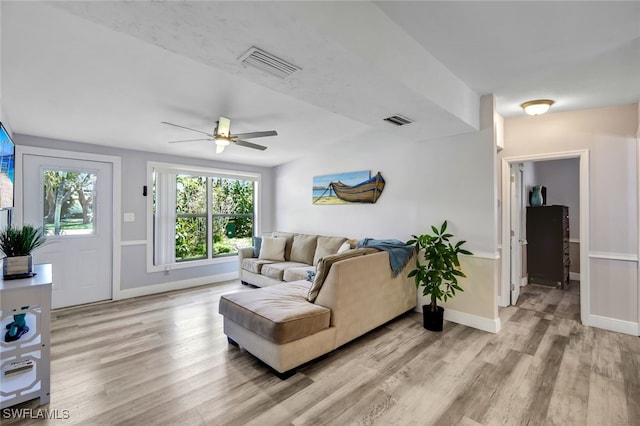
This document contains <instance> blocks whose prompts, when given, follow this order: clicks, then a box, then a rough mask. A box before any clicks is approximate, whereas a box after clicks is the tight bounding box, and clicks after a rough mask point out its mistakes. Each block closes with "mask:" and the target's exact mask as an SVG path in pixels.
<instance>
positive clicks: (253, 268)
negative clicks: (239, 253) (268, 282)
mask: <svg viewBox="0 0 640 426" xmlns="http://www.w3.org/2000/svg"><path fill="white" fill-rule="evenodd" d="M275 262H276V261H275V260H265V259H256V258H255V257H247V258H244V259H242V269H244V270H245V271H249V272H253V273H254V274H259V273H261V272H262V266H263V265H266V264H268V263H275Z"/></svg>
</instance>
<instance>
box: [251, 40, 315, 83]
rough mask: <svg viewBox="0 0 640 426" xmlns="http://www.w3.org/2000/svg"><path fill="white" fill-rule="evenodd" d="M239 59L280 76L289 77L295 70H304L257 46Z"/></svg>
mask: <svg viewBox="0 0 640 426" xmlns="http://www.w3.org/2000/svg"><path fill="white" fill-rule="evenodd" d="M238 60H239V61H240V62H242V63H243V64H245V65H251V66H252V67H256V68H259V69H261V70H263V71H266V72H268V73H269V74H272V75H275V76H276V77H280V78H285V77H288V76H290V75H291V74H293V73H294V72H296V71H300V70H302V68H300V67H298V66H295V65H293V64H290V63H289V62H287V61H285V60H283V59H280V58H278V57H276V56H273V55H272V54H271V53H268V52H265V51H264V50H261V49H258V48H257V47H255V46H252V47H251V48H250V49H249V50H247V51H246V52H245V53H244V54H243V55H242V56H240V57H239V58H238Z"/></svg>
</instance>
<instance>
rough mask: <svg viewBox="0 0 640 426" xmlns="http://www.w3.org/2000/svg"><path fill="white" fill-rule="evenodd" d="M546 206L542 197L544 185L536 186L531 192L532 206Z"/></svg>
mask: <svg viewBox="0 0 640 426" xmlns="http://www.w3.org/2000/svg"><path fill="white" fill-rule="evenodd" d="M543 204H544V198H543V196H542V185H536V186H534V187H533V189H532V190H531V205H532V206H535V207H538V206H542V205H543Z"/></svg>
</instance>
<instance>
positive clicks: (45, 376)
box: [0, 264, 52, 408]
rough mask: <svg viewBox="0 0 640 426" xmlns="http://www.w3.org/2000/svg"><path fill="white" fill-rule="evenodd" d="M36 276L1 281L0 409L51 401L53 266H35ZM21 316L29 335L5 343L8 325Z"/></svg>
mask: <svg viewBox="0 0 640 426" xmlns="http://www.w3.org/2000/svg"><path fill="white" fill-rule="evenodd" d="M34 272H36V276H34V277H32V278H24V279H18V280H7V281H5V280H0V408H5V407H10V406H12V405H16V404H19V403H21V402H24V401H29V400H31V399H35V398H40V404H41V405H42V404H47V403H48V402H49V399H50V395H49V393H50V361H49V354H50V348H49V345H50V335H49V333H50V326H51V286H52V277H51V265H50V264H46V265H35V266H34ZM1 276H2V275H1V273H0V277H1ZM20 314H25V320H26V323H27V326H28V327H29V331H28V332H26V333H25V334H23V335H22V336H20V338H19V339H18V340H15V341H13V342H5V334H6V332H7V325H9V324H11V323H12V322H13V316H14V315H20ZM17 366H22V368H23V369H22V370H20V371H17V369H16V367H17Z"/></svg>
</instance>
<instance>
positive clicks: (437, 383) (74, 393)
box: [0, 282, 640, 426]
mask: <svg viewBox="0 0 640 426" xmlns="http://www.w3.org/2000/svg"><path fill="white" fill-rule="evenodd" d="M578 287H579V285H578V283H577V282H572V284H571V285H570V288H569V290H567V291H562V290H557V289H552V288H549V287H541V286H534V285H529V286H526V287H524V288H523V292H522V296H521V300H520V302H519V303H518V306H513V307H509V308H505V309H502V310H501V312H500V317H501V321H502V330H501V332H500V333H499V334H490V333H485V332H482V331H479V330H475V329H472V328H469V327H465V326H462V325H459V324H454V323H448V322H447V323H445V330H444V331H443V332H442V333H433V332H429V331H426V330H424V329H423V328H422V324H421V320H422V317H421V314H418V313H415V312H414V313H409V314H406V315H404V316H402V317H400V318H398V319H396V320H394V321H392V322H390V323H388V324H386V325H385V326H382V327H380V328H378V329H376V330H374V331H372V332H371V333H369V334H367V335H365V336H363V337H362V338H360V339H357V340H356V341H353V342H351V343H349V344H347V345H345V346H344V347H342V348H340V349H338V350H336V351H334V352H332V353H331V354H329V355H327V356H324V357H322V358H321V359H319V360H316V361H313V362H311V363H309V364H307V365H305V366H303V367H302V368H300V369H299V372H298V373H297V374H296V375H294V376H293V377H291V378H290V379H288V380H286V381H281V380H280V379H278V378H277V377H276V376H274V375H273V374H272V372H271V371H270V370H269V368H268V367H266V366H264V365H263V364H261V363H260V362H259V361H257V360H256V359H255V358H254V357H252V356H251V355H250V354H248V353H247V352H245V351H243V350H241V349H238V348H236V347H234V346H230V345H228V344H227V341H226V337H225V336H224V334H223V333H222V318H221V316H220V315H219V314H218V301H219V297H220V295H221V294H224V293H228V292H232V291H251V289H250V288H247V287H244V286H242V285H240V284H239V283H238V282H229V283H224V284H218V285H212V286H205V287H199V288H196V289H189V290H184V291H178V292H171V293H165V294H160V295H153V296H148V297H141V298H136V299H129V300H125V301H119V302H111V303H104V304H98V305H92V306H83V307H78V308H71V309H66V310H58V311H55V312H54V313H53V318H52V339H51V340H52V346H51V356H52V363H51V371H52V376H51V403H50V404H49V405H45V406H42V407H38V405H37V400H35V401H30V402H27V403H24V404H21V405H19V406H16V407H12V408H13V409H22V408H25V409H33V410H34V411H32V412H28V413H29V414H28V415H27V416H24V415H23V416H22V417H21V418H15V417H14V418H11V415H9V414H10V413H9V412H7V411H6V410H3V411H2V412H1V413H0V422H1V423H2V425H14V424H25V425H27V424H64V425H112V424H113V425H115V424H122V425H140V424H144V425H160V424H166V425H200V424H203V425H204V424H207V425H351V424H354V425H355V424H359V425H360V424H362V425H374V424H375V425H403V426H404V425H640V338H638V337H633V336H628V335H623V334H618V333H612V332H607V331H603V330H599V329H595V328H589V327H584V326H582V325H581V324H580V322H579V318H580V315H579V294H578V290H577V289H578ZM38 408H46V409H48V410H49V413H53V414H54V415H56V416H57V417H62V416H63V414H64V413H66V414H67V415H68V418H67V419H57V420H56V419H53V420H47V419H32V418H29V417H30V416H31V417H36V416H37V415H38V414H39V412H38V411H36V410H37V409H38ZM63 410H67V411H63ZM14 412H15V411H14ZM40 414H42V413H40Z"/></svg>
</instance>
